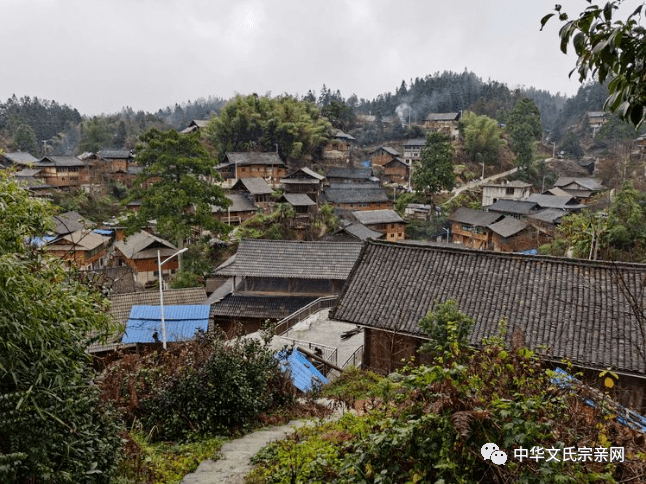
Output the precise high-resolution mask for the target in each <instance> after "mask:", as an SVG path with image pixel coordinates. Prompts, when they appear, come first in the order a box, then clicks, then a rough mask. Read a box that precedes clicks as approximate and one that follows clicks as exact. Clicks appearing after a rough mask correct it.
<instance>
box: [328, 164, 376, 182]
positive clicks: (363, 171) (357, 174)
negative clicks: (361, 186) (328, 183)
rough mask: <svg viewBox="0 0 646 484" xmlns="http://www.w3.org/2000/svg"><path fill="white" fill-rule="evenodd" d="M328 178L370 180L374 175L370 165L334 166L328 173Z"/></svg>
mask: <svg viewBox="0 0 646 484" xmlns="http://www.w3.org/2000/svg"><path fill="white" fill-rule="evenodd" d="M327 177H328V178H345V179H347V180H369V179H370V178H371V177H372V168H370V167H369V166H354V167H349V166H348V167H346V166H333V167H332V168H330V171H329V172H328V175H327Z"/></svg>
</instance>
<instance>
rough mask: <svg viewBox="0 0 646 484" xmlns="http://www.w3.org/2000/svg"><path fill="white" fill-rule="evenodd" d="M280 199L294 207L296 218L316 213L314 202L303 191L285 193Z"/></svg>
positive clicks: (308, 216)
mask: <svg viewBox="0 0 646 484" xmlns="http://www.w3.org/2000/svg"><path fill="white" fill-rule="evenodd" d="M280 201H281V202H282V203H288V204H290V205H291V206H292V207H294V211H295V212H296V218H310V217H312V215H314V214H315V213H316V202H315V201H314V200H312V199H311V198H310V197H308V196H307V195H306V194H305V193H285V194H284V195H283V196H282V197H281V198H280Z"/></svg>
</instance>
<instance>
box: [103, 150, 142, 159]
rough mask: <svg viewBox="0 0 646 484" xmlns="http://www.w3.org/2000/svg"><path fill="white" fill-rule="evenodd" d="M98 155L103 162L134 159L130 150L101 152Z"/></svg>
mask: <svg viewBox="0 0 646 484" xmlns="http://www.w3.org/2000/svg"><path fill="white" fill-rule="evenodd" d="M97 155H99V158H101V159H103V160H127V159H133V158H134V156H133V155H132V151H130V150H101V151H99V152H98V153H97Z"/></svg>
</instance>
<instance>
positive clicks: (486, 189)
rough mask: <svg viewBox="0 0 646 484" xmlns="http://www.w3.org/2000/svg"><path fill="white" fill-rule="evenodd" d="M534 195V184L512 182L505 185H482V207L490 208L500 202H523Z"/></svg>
mask: <svg viewBox="0 0 646 484" xmlns="http://www.w3.org/2000/svg"><path fill="white" fill-rule="evenodd" d="M531 193H532V184H531V183H525V182H521V181H512V182H509V183H504V184H497V183H485V184H483V185H482V206H483V207H488V206H489V205H493V204H494V203H496V202H497V201H498V200H522V199H524V198H527V197H529V196H530V195H531Z"/></svg>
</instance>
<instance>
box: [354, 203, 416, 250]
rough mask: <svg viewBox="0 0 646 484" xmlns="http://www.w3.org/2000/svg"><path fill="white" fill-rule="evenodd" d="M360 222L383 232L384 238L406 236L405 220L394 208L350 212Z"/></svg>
mask: <svg viewBox="0 0 646 484" xmlns="http://www.w3.org/2000/svg"><path fill="white" fill-rule="evenodd" d="M352 215H354V217H355V218H356V219H357V220H358V221H359V223H360V224H362V225H364V226H366V227H368V228H369V229H371V230H374V231H376V232H380V233H382V234H384V240H387V241H389V242H390V241H397V240H404V239H405V238H406V223H407V222H406V221H405V220H404V219H403V218H401V217H400V216H399V214H397V212H395V211H394V210H365V211H357V212H352Z"/></svg>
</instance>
